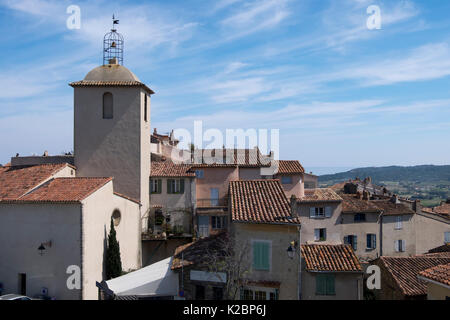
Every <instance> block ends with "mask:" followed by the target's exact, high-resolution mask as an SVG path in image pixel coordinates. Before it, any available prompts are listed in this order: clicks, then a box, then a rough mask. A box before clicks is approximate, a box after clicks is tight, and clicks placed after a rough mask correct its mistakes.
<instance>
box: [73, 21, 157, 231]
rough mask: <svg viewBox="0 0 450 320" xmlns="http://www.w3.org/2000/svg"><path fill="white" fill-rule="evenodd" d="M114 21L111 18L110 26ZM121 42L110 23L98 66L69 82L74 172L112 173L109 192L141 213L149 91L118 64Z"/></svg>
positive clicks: (145, 191) (146, 162)
mask: <svg viewBox="0 0 450 320" xmlns="http://www.w3.org/2000/svg"><path fill="white" fill-rule="evenodd" d="M117 23H118V20H115V19H113V26H114V25H115V24H117ZM123 44H124V41H123V37H122V35H120V34H119V33H117V31H116V29H114V28H113V29H112V30H111V32H110V33H108V34H106V35H105V38H104V46H105V48H104V51H103V65H101V66H99V67H96V68H94V69H93V70H91V71H90V72H89V73H88V74H87V75H86V77H85V78H84V79H83V80H81V81H78V82H72V83H70V86H72V87H73V88H74V152H75V166H76V167H77V176H79V177H104V176H105V177H113V178H114V180H113V185H114V191H115V192H118V193H121V194H123V195H126V196H128V197H131V198H134V199H136V200H139V201H140V203H141V216H142V217H144V216H146V214H147V212H148V209H149V195H150V193H149V177H150V96H151V95H152V94H154V92H153V91H152V90H151V89H150V88H149V87H147V86H146V85H145V84H144V83H142V82H141V81H140V80H139V79H138V78H137V77H136V75H134V73H133V72H131V71H130V70H128V69H127V68H126V67H124V66H123V65H122V64H123ZM106 60H107V61H106ZM143 225H145V226H146V224H145V222H143Z"/></svg>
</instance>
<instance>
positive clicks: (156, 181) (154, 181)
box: [150, 179, 162, 194]
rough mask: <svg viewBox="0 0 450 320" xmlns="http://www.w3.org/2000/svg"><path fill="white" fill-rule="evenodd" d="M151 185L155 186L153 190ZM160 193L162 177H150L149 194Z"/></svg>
mask: <svg viewBox="0 0 450 320" xmlns="http://www.w3.org/2000/svg"><path fill="white" fill-rule="evenodd" d="M153 187H156V190H155V191H154V188H153ZM160 193H162V179H150V194H160Z"/></svg>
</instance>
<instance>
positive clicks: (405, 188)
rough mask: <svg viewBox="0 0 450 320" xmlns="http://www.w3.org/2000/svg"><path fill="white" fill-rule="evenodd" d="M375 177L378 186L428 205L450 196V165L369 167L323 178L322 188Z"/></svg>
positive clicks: (321, 179) (320, 180)
mask: <svg viewBox="0 0 450 320" xmlns="http://www.w3.org/2000/svg"><path fill="white" fill-rule="evenodd" d="M356 177H359V178H361V179H364V178H365V177H371V178H372V181H373V182H374V183H375V184H378V185H382V186H386V187H387V188H388V189H389V190H390V191H392V192H395V193H397V194H399V195H401V196H404V197H408V198H411V199H421V200H422V203H423V204H424V205H427V206H432V205H437V204H439V203H440V201H441V200H445V199H447V198H449V197H450V165H445V166H433V165H423V166H414V167H400V166H390V167H368V168H357V169H352V170H350V171H347V172H340V173H336V174H327V175H322V176H319V185H320V186H322V187H326V186H331V185H333V184H335V183H339V182H343V181H347V180H349V179H355V178H356Z"/></svg>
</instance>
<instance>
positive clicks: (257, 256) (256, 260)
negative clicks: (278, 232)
mask: <svg viewBox="0 0 450 320" xmlns="http://www.w3.org/2000/svg"><path fill="white" fill-rule="evenodd" d="M260 267H261V249H260V243H259V242H253V268H254V269H256V270H258V269H260Z"/></svg>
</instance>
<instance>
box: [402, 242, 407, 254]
mask: <svg viewBox="0 0 450 320" xmlns="http://www.w3.org/2000/svg"><path fill="white" fill-rule="evenodd" d="M405 251H406V241H405V240H402V252H405Z"/></svg>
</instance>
